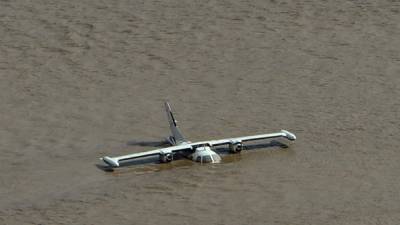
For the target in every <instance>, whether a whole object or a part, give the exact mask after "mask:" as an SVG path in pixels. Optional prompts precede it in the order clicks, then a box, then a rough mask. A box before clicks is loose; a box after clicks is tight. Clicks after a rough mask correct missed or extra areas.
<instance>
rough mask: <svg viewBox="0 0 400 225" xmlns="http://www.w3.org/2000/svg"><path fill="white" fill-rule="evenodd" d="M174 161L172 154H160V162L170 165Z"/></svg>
mask: <svg viewBox="0 0 400 225" xmlns="http://www.w3.org/2000/svg"><path fill="white" fill-rule="evenodd" d="M173 159H174V156H173V155H172V153H162V154H160V162H162V163H169V162H171V161H172V160H173Z"/></svg>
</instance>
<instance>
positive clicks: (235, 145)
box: [229, 142, 243, 153]
mask: <svg viewBox="0 0 400 225" xmlns="http://www.w3.org/2000/svg"><path fill="white" fill-rule="evenodd" d="M242 150H243V144H242V142H231V143H229V151H230V152H231V153H239V152H241V151H242Z"/></svg>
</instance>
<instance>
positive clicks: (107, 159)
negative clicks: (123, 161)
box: [100, 156, 119, 167]
mask: <svg viewBox="0 0 400 225" xmlns="http://www.w3.org/2000/svg"><path fill="white" fill-rule="evenodd" d="M100 160H102V161H103V162H105V163H106V164H107V165H109V166H112V167H119V163H118V160H116V159H114V158H111V157H108V156H105V157H103V158H100Z"/></svg>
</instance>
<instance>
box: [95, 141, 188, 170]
mask: <svg viewBox="0 0 400 225" xmlns="http://www.w3.org/2000/svg"><path fill="white" fill-rule="evenodd" d="M191 149H193V148H192V146H191V145H178V146H172V147H168V148H160V149H156V150H151V151H147V152H139V153H133V154H129V155H123V156H117V157H109V156H105V157H103V158H100V160H103V161H104V162H105V163H107V164H108V165H110V166H112V167H119V163H120V162H123V161H128V160H132V159H136V158H142V157H148V156H155V155H160V154H167V153H173V152H179V151H184V150H191Z"/></svg>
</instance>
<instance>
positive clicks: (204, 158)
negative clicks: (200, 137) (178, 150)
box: [201, 155, 212, 163]
mask: <svg viewBox="0 0 400 225" xmlns="http://www.w3.org/2000/svg"><path fill="white" fill-rule="evenodd" d="M201 161H202V162H203V163H209V162H212V158H211V156H210V155H205V156H203V157H202V160H201Z"/></svg>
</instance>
